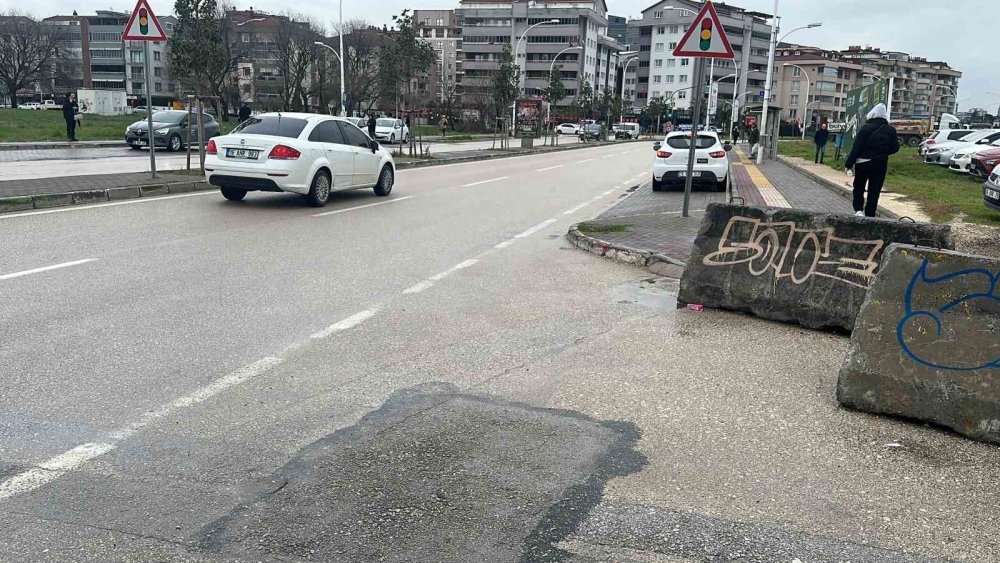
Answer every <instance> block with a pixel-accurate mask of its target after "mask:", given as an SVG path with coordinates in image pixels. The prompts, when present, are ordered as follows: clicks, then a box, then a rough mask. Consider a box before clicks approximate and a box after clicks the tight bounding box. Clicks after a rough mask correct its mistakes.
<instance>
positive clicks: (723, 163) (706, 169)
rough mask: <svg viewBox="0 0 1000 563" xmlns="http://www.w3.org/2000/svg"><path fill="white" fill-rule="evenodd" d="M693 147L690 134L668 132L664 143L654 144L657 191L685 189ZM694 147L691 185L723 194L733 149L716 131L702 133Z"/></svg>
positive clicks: (654, 189)
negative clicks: (721, 139) (691, 148)
mask: <svg viewBox="0 0 1000 563" xmlns="http://www.w3.org/2000/svg"><path fill="white" fill-rule="evenodd" d="M690 146H691V132H690V131H674V132H672V133H667V137H666V138H665V139H664V140H663V142H662V143H660V142H656V143H653V150H655V151H656V156H655V157H654V158H653V191H654V192H659V191H663V190H664V189H666V188H669V187H671V186H681V187H683V186H684V181H685V176H686V175H687V163H688V155H689V154H690V148H689V147H690ZM694 146H695V154H694V157H695V161H694V169H693V171H692V172H691V181H692V185H695V186H709V187H713V188H715V189H716V190H718V191H720V192H724V191H726V182H727V180H728V179H729V151H730V150H731V149H732V148H733V146H732V145H729V144H725V145H723V144H722V142H721V141H720V140H719V134H718V133H715V132H714V131H699V132H698V136H697V137H696V138H695V145H694Z"/></svg>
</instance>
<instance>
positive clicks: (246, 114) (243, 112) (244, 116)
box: [239, 104, 251, 123]
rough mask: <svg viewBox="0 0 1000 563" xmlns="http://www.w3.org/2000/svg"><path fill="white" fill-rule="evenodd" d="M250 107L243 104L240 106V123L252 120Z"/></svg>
mask: <svg viewBox="0 0 1000 563" xmlns="http://www.w3.org/2000/svg"><path fill="white" fill-rule="evenodd" d="M250 113H251V112H250V106H248V105H247V104H243V105H241V106H240V114H239V115H240V123H243V122H244V121H246V120H248V119H250Z"/></svg>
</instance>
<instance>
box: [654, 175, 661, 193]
mask: <svg viewBox="0 0 1000 563" xmlns="http://www.w3.org/2000/svg"><path fill="white" fill-rule="evenodd" d="M653 191H654V192H662V191H663V182H660V181H659V180H657V179H656V178H653Z"/></svg>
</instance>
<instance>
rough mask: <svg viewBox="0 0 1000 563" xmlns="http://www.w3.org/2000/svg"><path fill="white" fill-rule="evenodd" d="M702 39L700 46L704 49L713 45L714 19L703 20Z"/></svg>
mask: <svg viewBox="0 0 1000 563" xmlns="http://www.w3.org/2000/svg"><path fill="white" fill-rule="evenodd" d="M700 39H701V41H700V42H699V43H698V47H699V48H701V50H702V51H707V50H709V49H710V48H711V47H712V20H711V18H705V19H703V20H701V36H700Z"/></svg>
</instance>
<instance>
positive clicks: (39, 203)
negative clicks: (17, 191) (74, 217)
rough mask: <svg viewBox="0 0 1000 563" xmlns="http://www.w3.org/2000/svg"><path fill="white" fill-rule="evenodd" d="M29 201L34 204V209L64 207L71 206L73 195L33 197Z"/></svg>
mask: <svg viewBox="0 0 1000 563" xmlns="http://www.w3.org/2000/svg"><path fill="white" fill-rule="evenodd" d="M31 200H32V202H33V203H34V206H35V209H45V208H47V207H63V206H65V205H73V193H72V192H70V193H66V194H44V195H33V196H31Z"/></svg>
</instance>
